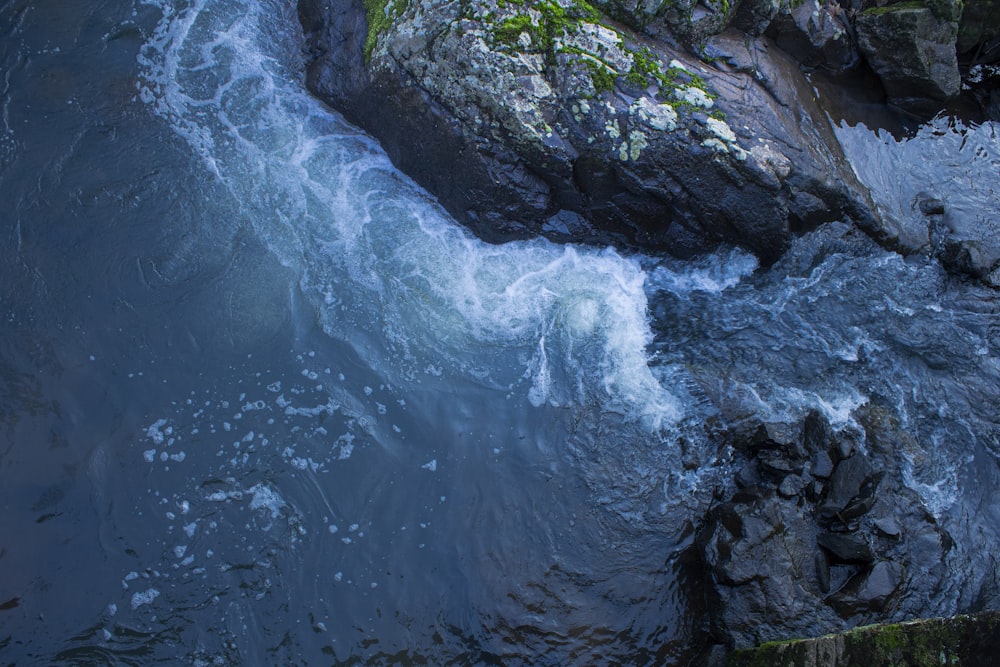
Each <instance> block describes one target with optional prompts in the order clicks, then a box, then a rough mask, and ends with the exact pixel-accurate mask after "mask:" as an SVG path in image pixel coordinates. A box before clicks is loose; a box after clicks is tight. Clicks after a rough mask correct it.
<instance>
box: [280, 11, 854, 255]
mask: <svg viewBox="0 0 1000 667" xmlns="http://www.w3.org/2000/svg"><path fill="white" fill-rule="evenodd" d="M659 4H660V5H663V4H664V3H659ZM682 4H683V3H670V6H671V8H672V9H671V11H680V9H678V8H679V7H682ZM725 4H726V5H727V7H729V9H728V10H727V12H726V20H728V18H729V15H730V14H731V13H732V11H733V10H734V8H735V7H736V6H737V4H738V3H732V5H731V6H730V5H729V4H728V3H725ZM656 5H657V3H655V2H652V3H651V2H605V3H603V4H602V6H603V7H605V8H606V9H607V10H608V11H609V12H611V11H614V12H615V16H618V17H619V18H623V19H627V20H629V21H630V22H632V23H633V24H634V25H637V26H645V28H647V29H648V30H649V31H652V32H655V31H656V28H655V26H654V25H653V23H656V25H660V26H662V25H663V24H662V21H667V25H668V26H669V25H672V24H670V23H669V22H670V21H673V20H675V19H676V17H675V18H670V16H673V15H672V14H669V12H666V10H665V9H664V8H663V7H657V6H656ZM366 7H367V8H368V9H369V12H368V13H366ZM373 7H374V13H373V12H372V8H373ZM691 11H692V12H693V14H692V15H691V17H688V18H686V19H676V20H678V21H681V20H683V21H693V20H694V19H693V18H692V17H693V16H694V15H695V14H697V15H698V16H699V17H701V18H699V20H702V19H704V20H707V18H705V17H704V16H703V14H704V12H699V11H695V10H694V9H692V10H691ZM300 13H301V16H302V20H303V25H304V26H305V28H306V32H307V34H308V35H309V44H310V47H311V49H312V56H313V58H312V64H311V65H310V67H309V71H308V83H309V85H310V87H311V88H312V89H313V90H314V91H315V92H316V93H317V94H318V95H319V96H320V97H322V98H323V99H326V100H328V101H329V102H330V103H331V104H332V105H333V106H335V107H336V108H337V109H339V110H341V111H342V112H343V113H344V114H345V115H346V116H347V118H348V119H349V120H351V121H353V122H355V123H357V124H358V125H360V126H361V127H362V128H364V129H365V130H367V131H368V132H370V133H371V134H373V135H374V136H376V137H377V138H379V139H380V140H381V141H382V143H383V145H384V146H385V148H386V150H387V151H388V153H389V155H390V157H391V158H392V159H393V160H394V162H395V163H396V164H397V166H399V167H400V168H401V169H402V170H403V171H404V172H406V173H408V174H410V175H411V176H412V177H413V178H414V179H415V180H417V181H418V182H419V183H421V184H422V185H424V186H425V187H427V189H429V190H430V191H431V192H432V193H434V194H435V195H436V196H437V197H438V198H439V200H440V201H441V203H442V204H443V205H444V206H445V207H446V208H447V209H448V210H449V211H450V212H451V213H452V214H454V215H455V217H456V218H458V219H459V220H460V221H462V222H463V223H465V224H467V225H468V226H469V227H470V228H472V229H473V230H474V231H475V232H476V233H477V234H478V235H479V236H481V237H482V238H485V239H487V240H490V241H502V240H507V239H512V238H520V237H525V236H531V235H536V234H544V235H546V236H549V237H550V238H553V239H556V240H574V241H577V242H581V241H582V242H590V243H594V244H601V245H603V244H608V243H614V244H616V245H618V246H625V247H641V248H645V249H656V250H668V251H671V252H674V253H675V254H680V255H684V254H686V253H690V252H695V251H699V250H703V249H705V248H708V247H711V246H712V245H714V244H717V243H719V242H723V241H725V242H730V243H735V244H738V245H741V246H743V247H746V248H749V249H751V250H752V251H753V252H755V253H757V254H758V255H759V256H761V257H762V258H763V259H764V260H765V261H766V260H771V259H774V258H776V257H777V256H778V255H780V253H781V252H782V251H783V250H784V248H785V247H786V246H787V244H788V242H789V240H790V238H791V236H792V235H793V234H794V233H796V232H799V231H802V230H806V229H810V228H812V227H814V226H816V225H817V224H820V223H822V222H826V221H829V220H833V219H844V218H853V219H860V220H865V221H867V222H868V223H869V224H873V222H872V214H871V213H870V210H871V207H870V205H869V201H868V199H867V196H866V193H865V191H864V189H863V188H861V187H860V186H859V185H858V184H857V182H856V181H855V179H854V176H853V173H852V172H851V170H850V169H849V167H847V166H846V165H845V163H844V161H843V159H842V156H841V155H840V153H839V150H838V145H837V143H836V139H835V138H834V137H833V134H832V132H831V131H830V127H829V125H828V120H827V119H826V117H825V115H824V114H823V112H822V111H821V110H820V109H819V108H817V107H815V104H814V102H813V100H812V95H811V93H810V88H809V86H808V84H807V82H806V81H805V80H804V79H803V78H802V76H801V73H800V71H799V68H798V66H797V64H796V63H794V62H793V61H791V60H790V59H789V58H788V57H787V56H786V55H785V54H784V53H783V52H782V51H781V50H780V49H778V48H775V47H774V46H773V45H772V44H770V43H769V40H766V39H765V40H761V41H758V42H754V43H749V44H748V43H747V42H746V41H745V40H743V39H740V38H738V37H736V36H734V37H733V38H732V39H725V38H719V39H715V38H713V40H714V41H713V43H712V51H713V63H712V64H711V65H709V64H706V63H705V62H703V61H701V60H699V59H698V58H696V57H694V56H692V55H690V53H688V52H687V51H685V50H683V49H682V48H680V47H678V46H673V45H671V43H670V42H667V41H663V40H653V39H650V38H649V37H648V35H645V34H641V33H638V32H635V31H633V30H631V29H629V28H627V27H625V26H624V25H623V24H620V23H616V22H614V21H613V20H612V19H611V18H609V17H608V16H607V15H605V14H603V13H601V12H600V11H598V10H597V9H595V8H594V7H593V6H591V5H588V4H587V3H585V2H582V1H577V0H560V2H540V3H519V2H518V3H515V2H502V1H499V0H477V1H476V2H459V3H456V2H445V1H444V0H420V1H417V0H411V1H410V2H392V3H387V4H383V3H379V2H364V3H363V2H361V0H354V1H352V2H345V3H339V4H338V5H337V6H336V7H332V6H331V7H328V5H327V3H325V2H321V1H320V0H302V1H301V2H300ZM650 17H653V18H655V21H653V18H650ZM726 20H722V19H720V20H719V21H718V22H715V23H712V24H711V25H712V27H711V28H708V27H706V28H705V29H704V30H701V29H700V28H699V29H698V35H702V34H708V33H710V32H712V31H715V30H717V29H720V26H721V25H724V24H725V22H726ZM699 25H701V24H699ZM705 25H708V24H705ZM373 26H374V27H376V28H378V27H380V28H381V30H382V31H381V32H379V31H378V30H375V31H374V32H373ZM693 36H694V33H690V34H688V35H687V37H688V38H693Z"/></svg>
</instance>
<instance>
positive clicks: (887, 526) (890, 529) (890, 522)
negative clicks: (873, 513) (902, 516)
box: [874, 516, 902, 537]
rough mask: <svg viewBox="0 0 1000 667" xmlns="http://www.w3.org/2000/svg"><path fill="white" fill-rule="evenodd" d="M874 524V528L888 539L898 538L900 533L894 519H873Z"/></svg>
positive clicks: (887, 517)
mask: <svg viewBox="0 0 1000 667" xmlns="http://www.w3.org/2000/svg"><path fill="white" fill-rule="evenodd" d="M874 523H875V527H876V528H878V529H879V530H880V531H882V532H883V533H884V534H886V535H888V536H889V537H899V535H900V533H901V532H902V531H901V529H900V527H899V522H898V521H896V519H894V518H893V517H891V516H886V517H880V518H878V519H875V522H874Z"/></svg>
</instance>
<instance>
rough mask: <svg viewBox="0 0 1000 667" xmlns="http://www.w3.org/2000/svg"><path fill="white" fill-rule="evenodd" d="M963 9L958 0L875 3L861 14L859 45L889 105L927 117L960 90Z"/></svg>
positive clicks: (857, 25) (859, 19)
mask: <svg viewBox="0 0 1000 667" xmlns="http://www.w3.org/2000/svg"><path fill="white" fill-rule="evenodd" d="M960 12H961V3H960V2H954V1H952V0H941V1H940V2H936V3H927V4H926V5H925V4H922V3H910V2H906V3H900V4H894V5H887V6H884V7H872V8H870V9H867V10H865V11H864V12H862V13H861V14H860V15H859V16H858V17H857V19H856V20H855V28H856V30H857V34H858V47H859V49H860V51H861V53H862V54H864V57H865V60H866V61H867V62H868V64H869V66H870V67H871V68H872V69H873V70H874V71H875V73H876V74H877V75H878V76H879V79H881V81H882V85H883V87H884V88H885V91H886V94H887V95H888V97H889V101H890V103H892V104H895V105H896V106H898V107H899V108H900V109H902V110H904V111H906V112H909V113H911V114H913V115H915V116H918V117H920V118H924V119H927V118H930V117H931V116H933V115H934V114H936V113H937V112H938V111H940V110H941V108H942V106H943V102H946V101H948V100H950V99H952V98H953V97H955V96H956V95H957V94H958V93H959V89H960V84H961V80H960V76H959V72H958V58H957V56H956V51H955V43H956V40H957V38H958V18H959V16H960Z"/></svg>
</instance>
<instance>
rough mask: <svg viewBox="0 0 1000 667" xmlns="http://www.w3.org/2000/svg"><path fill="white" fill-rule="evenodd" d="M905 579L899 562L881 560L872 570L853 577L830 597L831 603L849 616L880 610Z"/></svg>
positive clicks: (844, 614)
mask: <svg viewBox="0 0 1000 667" xmlns="http://www.w3.org/2000/svg"><path fill="white" fill-rule="evenodd" d="M902 580H903V568H902V566H901V565H899V564H898V563H893V562H889V561H880V562H878V563H875V565H874V566H872V568H871V569H870V570H867V571H865V572H861V573H859V574H857V575H855V576H854V577H853V578H851V580H850V581H848V582H847V584H846V585H845V586H844V587H843V588H841V589H840V590H839V591H837V592H836V593H834V594H833V595H832V596H831V597H830V603H831V605H832V606H833V607H834V608H835V609H836V610H837V611H838V613H840V615H841V616H843V617H845V618H847V617H850V616H853V615H855V614H858V613H860V612H866V611H878V610H879V609H881V608H882V607H883V606H885V603H886V602H887V601H888V599H889V597H890V596H891V595H892V594H893V593H895V592H896V589H897V588H899V586H900V584H901V583H902Z"/></svg>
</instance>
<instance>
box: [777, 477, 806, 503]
mask: <svg viewBox="0 0 1000 667" xmlns="http://www.w3.org/2000/svg"><path fill="white" fill-rule="evenodd" d="M808 483H809V480H808V479H807V478H806V477H805V476H803V475H788V476H787V477H785V478H784V479H783V480H781V484H780V485H779V486H778V493H780V494H781V495H783V496H785V497H786V498H792V497H794V496H797V495H799V494H800V493H802V490H803V489H805V488H806V485H807V484H808Z"/></svg>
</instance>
